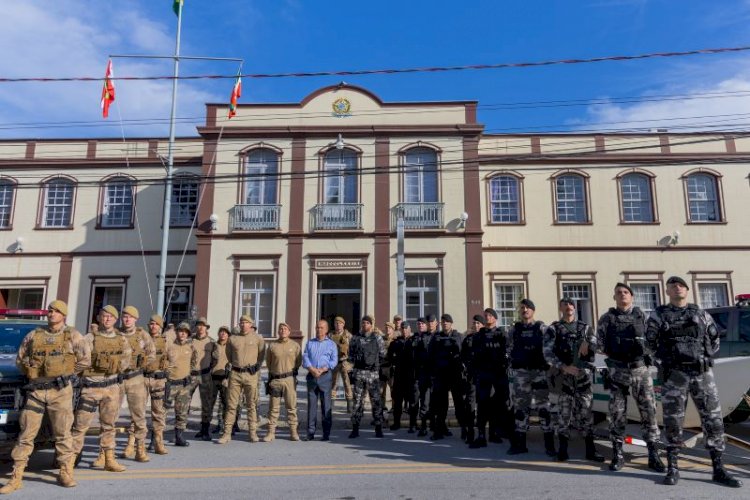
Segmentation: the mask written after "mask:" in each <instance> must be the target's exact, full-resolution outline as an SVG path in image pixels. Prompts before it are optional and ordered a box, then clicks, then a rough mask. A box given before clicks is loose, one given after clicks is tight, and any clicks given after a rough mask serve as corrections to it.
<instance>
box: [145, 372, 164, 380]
mask: <svg viewBox="0 0 750 500" xmlns="http://www.w3.org/2000/svg"><path fill="white" fill-rule="evenodd" d="M143 376H144V377H146V378H152V379H155V380H161V379H164V378H167V372H143Z"/></svg>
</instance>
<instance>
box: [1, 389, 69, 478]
mask: <svg viewBox="0 0 750 500" xmlns="http://www.w3.org/2000/svg"><path fill="white" fill-rule="evenodd" d="M45 411H46V412H47V414H48V415H49V421H50V425H51V426H52V436H53V437H54V438H55V450H56V452H57V457H58V460H59V461H60V462H61V463H66V462H69V461H70V460H71V459H72V458H73V457H74V456H75V455H74V448H73V436H72V435H71V433H70V427H71V426H72V425H73V388H72V387H71V386H70V384H68V385H66V386H65V387H64V388H63V389H37V390H35V391H31V392H28V393H26V405H24V407H23V410H21V418H20V421H19V424H20V426H21V432H20V433H19V434H18V441H17V442H16V445H15V446H14V447H13V451H12V452H11V455H10V456H11V457H12V458H13V461H14V462H15V465H16V466H22V467H25V466H26V464H27V463H28V462H29V457H30V456H31V453H32V452H33V451H34V439H36V436H37V434H39V429H40V427H41V426H42V420H43V419H44V412H45Z"/></svg>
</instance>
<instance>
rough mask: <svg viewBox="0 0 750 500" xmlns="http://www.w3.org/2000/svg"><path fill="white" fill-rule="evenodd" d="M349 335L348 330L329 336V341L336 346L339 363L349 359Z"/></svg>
mask: <svg viewBox="0 0 750 500" xmlns="http://www.w3.org/2000/svg"><path fill="white" fill-rule="evenodd" d="M350 336H351V334H350V333H349V331H348V330H344V331H343V332H341V333H336V332H333V333H332V334H331V336H330V337H331V340H333V342H334V343H335V344H336V349H337V351H338V354H339V361H345V360H346V359H347V358H348V357H349V340H350Z"/></svg>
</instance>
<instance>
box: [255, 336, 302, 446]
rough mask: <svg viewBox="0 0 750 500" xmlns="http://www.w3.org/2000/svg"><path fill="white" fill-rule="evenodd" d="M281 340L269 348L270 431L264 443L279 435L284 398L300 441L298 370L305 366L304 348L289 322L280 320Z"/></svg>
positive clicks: (293, 431) (293, 432) (291, 436)
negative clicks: (298, 427)
mask: <svg viewBox="0 0 750 500" xmlns="http://www.w3.org/2000/svg"><path fill="white" fill-rule="evenodd" d="M277 332H278V339H277V340H276V341H275V342H271V343H270V345H269V346H268V349H266V366H267V367H268V383H267V384H266V393H267V394H268V434H266V435H265V436H263V441H264V442H269V441H273V440H274V438H275V437H276V422H277V421H278V419H279V413H280V410H281V398H284V406H285V407H286V418H287V421H288V423H289V439H290V440H291V441H299V433H298V431H297V423H298V422H297V371H298V370H299V367H300V366H302V349H301V348H300V346H299V344H298V343H297V342H295V341H293V340H290V339H289V334H290V333H291V329H290V328H289V325H287V324H286V323H279V329H278V331H277Z"/></svg>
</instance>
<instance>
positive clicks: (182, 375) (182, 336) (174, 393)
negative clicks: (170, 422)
mask: <svg viewBox="0 0 750 500" xmlns="http://www.w3.org/2000/svg"><path fill="white" fill-rule="evenodd" d="M196 356H197V355H196V352H195V349H194V348H193V341H192V340H191V339H190V325H189V324H188V323H184V322H183V323H180V324H179V325H177V332H176V338H175V340H174V342H172V343H171V344H167V361H168V363H169V364H168V366H167V385H168V388H169V397H170V399H172V401H173V402H174V445H175V446H190V443H189V442H188V441H187V440H186V439H185V436H183V434H182V433H183V432H185V429H186V428H187V417H188V410H189V409H190V400H191V399H192V397H191V392H190V389H191V384H192V382H193V377H192V376H191V375H190V369H191V367H192V366H194V365H195V359H196Z"/></svg>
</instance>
